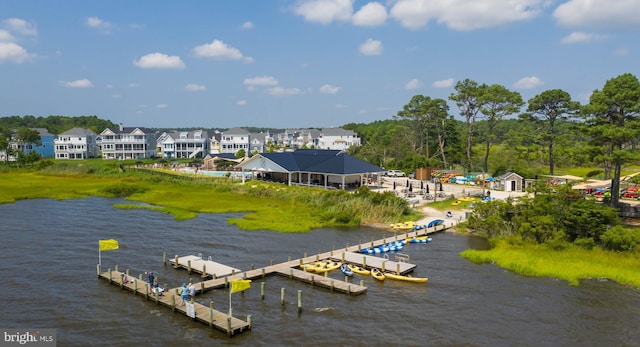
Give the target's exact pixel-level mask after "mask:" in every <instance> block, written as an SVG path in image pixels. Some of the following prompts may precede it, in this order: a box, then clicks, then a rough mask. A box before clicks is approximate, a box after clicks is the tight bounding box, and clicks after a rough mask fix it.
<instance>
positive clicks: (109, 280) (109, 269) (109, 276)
mask: <svg viewBox="0 0 640 347" xmlns="http://www.w3.org/2000/svg"><path fill="white" fill-rule="evenodd" d="M109 283H112V281H111V269H109Z"/></svg>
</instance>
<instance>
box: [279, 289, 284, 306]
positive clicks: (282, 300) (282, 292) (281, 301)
mask: <svg viewBox="0 0 640 347" xmlns="http://www.w3.org/2000/svg"><path fill="white" fill-rule="evenodd" d="M280 305H282V306H284V288H280Z"/></svg>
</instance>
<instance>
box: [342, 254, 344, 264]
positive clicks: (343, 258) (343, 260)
mask: <svg viewBox="0 0 640 347" xmlns="http://www.w3.org/2000/svg"><path fill="white" fill-rule="evenodd" d="M342 262H343V263H344V252H342Z"/></svg>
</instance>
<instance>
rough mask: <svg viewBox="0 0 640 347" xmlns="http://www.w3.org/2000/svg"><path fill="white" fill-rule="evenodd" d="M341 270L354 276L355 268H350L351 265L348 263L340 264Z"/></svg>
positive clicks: (347, 274)
mask: <svg viewBox="0 0 640 347" xmlns="http://www.w3.org/2000/svg"><path fill="white" fill-rule="evenodd" d="M340 271H342V273H343V274H345V276H349V277H351V276H353V270H351V268H349V265H347V264H342V265H340Z"/></svg>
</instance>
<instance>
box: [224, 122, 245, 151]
mask: <svg viewBox="0 0 640 347" xmlns="http://www.w3.org/2000/svg"><path fill="white" fill-rule="evenodd" d="M250 142H251V134H250V133H249V131H248V130H246V129H242V128H231V129H229V130H227V131H223V132H222V133H221V134H220V153H232V154H236V153H238V151H239V150H241V149H244V152H245V153H246V154H247V155H249V143H250Z"/></svg>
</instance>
